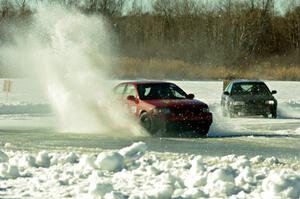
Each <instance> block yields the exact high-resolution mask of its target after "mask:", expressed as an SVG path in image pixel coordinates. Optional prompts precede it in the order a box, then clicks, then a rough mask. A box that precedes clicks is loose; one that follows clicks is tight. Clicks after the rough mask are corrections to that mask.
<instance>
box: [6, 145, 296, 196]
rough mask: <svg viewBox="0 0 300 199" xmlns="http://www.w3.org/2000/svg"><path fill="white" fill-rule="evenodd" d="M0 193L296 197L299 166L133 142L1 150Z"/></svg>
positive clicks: (256, 158)
mask: <svg viewBox="0 0 300 199" xmlns="http://www.w3.org/2000/svg"><path fill="white" fill-rule="evenodd" d="M0 162H1V163H0V180H1V181H0V183H1V184H0V197H10V198H105V199H122V198H130V199H144V198H145V199H146V198H149V199H150V198H162V199H165V198H178V199H179V198H188V199H192V198H209V197H210V198H299V197H300V175H299V171H300V166H299V164H298V163H293V162H292V163H291V162H282V161H280V160H278V159H276V158H275V157H270V158H263V157H261V156H255V157H252V158H250V157H247V156H236V155H228V156H223V157H202V156H201V155H186V154H174V153H155V152H150V151H147V145H146V144H145V143H143V142H137V143H134V144H132V145H131V146H128V147H125V148H122V149H120V150H117V151H103V152H99V153H82V152H77V153H76V152H49V151H40V152H39V153H30V152H24V151H11V150H4V151H0Z"/></svg>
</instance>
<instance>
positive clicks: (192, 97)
mask: <svg viewBox="0 0 300 199" xmlns="http://www.w3.org/2000/svg"><path fill="white" fill-rule="evenodd" d="M194 97H195V95H194V94H188V95H187V97H186V98H188V99H194Z"/></svg>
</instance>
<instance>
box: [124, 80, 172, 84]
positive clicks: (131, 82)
mask: <svg viewBox="0 0 300 199" xmlns="http://www.w3.org/2000/svg"><path fill="white" fill-rule="evenodd" d="M166 83H167V84H170V82H165V81H159V80H132V81H127V82H122V84H134V85H141V84H166Z"/></svg>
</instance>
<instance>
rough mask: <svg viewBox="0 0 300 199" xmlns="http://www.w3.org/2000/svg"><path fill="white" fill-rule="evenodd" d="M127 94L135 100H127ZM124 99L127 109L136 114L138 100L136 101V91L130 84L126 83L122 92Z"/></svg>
mask: <svg viewBox="0 0 300 199" xmlns="http://www.w3.org/2000/svg"><path fill="white" fill-rule="evenodd" d="M128 96H133V97H134V98H135V100H128V99H127V98H128ZM124 99H125V100H126V101H127V104H128V110H129V112H130V113H133V114H135V115H137V114H138V107H137V106H138V101H137V93H136V88H135V86H134V85H132V84H128V85H127V87H126V89H125V92H124Z"/></svg>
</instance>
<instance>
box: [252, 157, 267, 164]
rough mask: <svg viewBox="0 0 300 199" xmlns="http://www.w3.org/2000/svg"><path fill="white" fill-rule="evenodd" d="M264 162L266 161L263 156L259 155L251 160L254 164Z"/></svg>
mask: <svg viewBox="0 0 300 199" xmlns="http://www.w3.org/2000/svg"><path fill="white" fill-rule="evenodd" d="M263 161H265V159H264V158H263V157H262V156H261V155H257V156H255V157H253V158H251V159H250V162H251V163H253V164H258V163H262V162H263Z"/></svg>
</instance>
